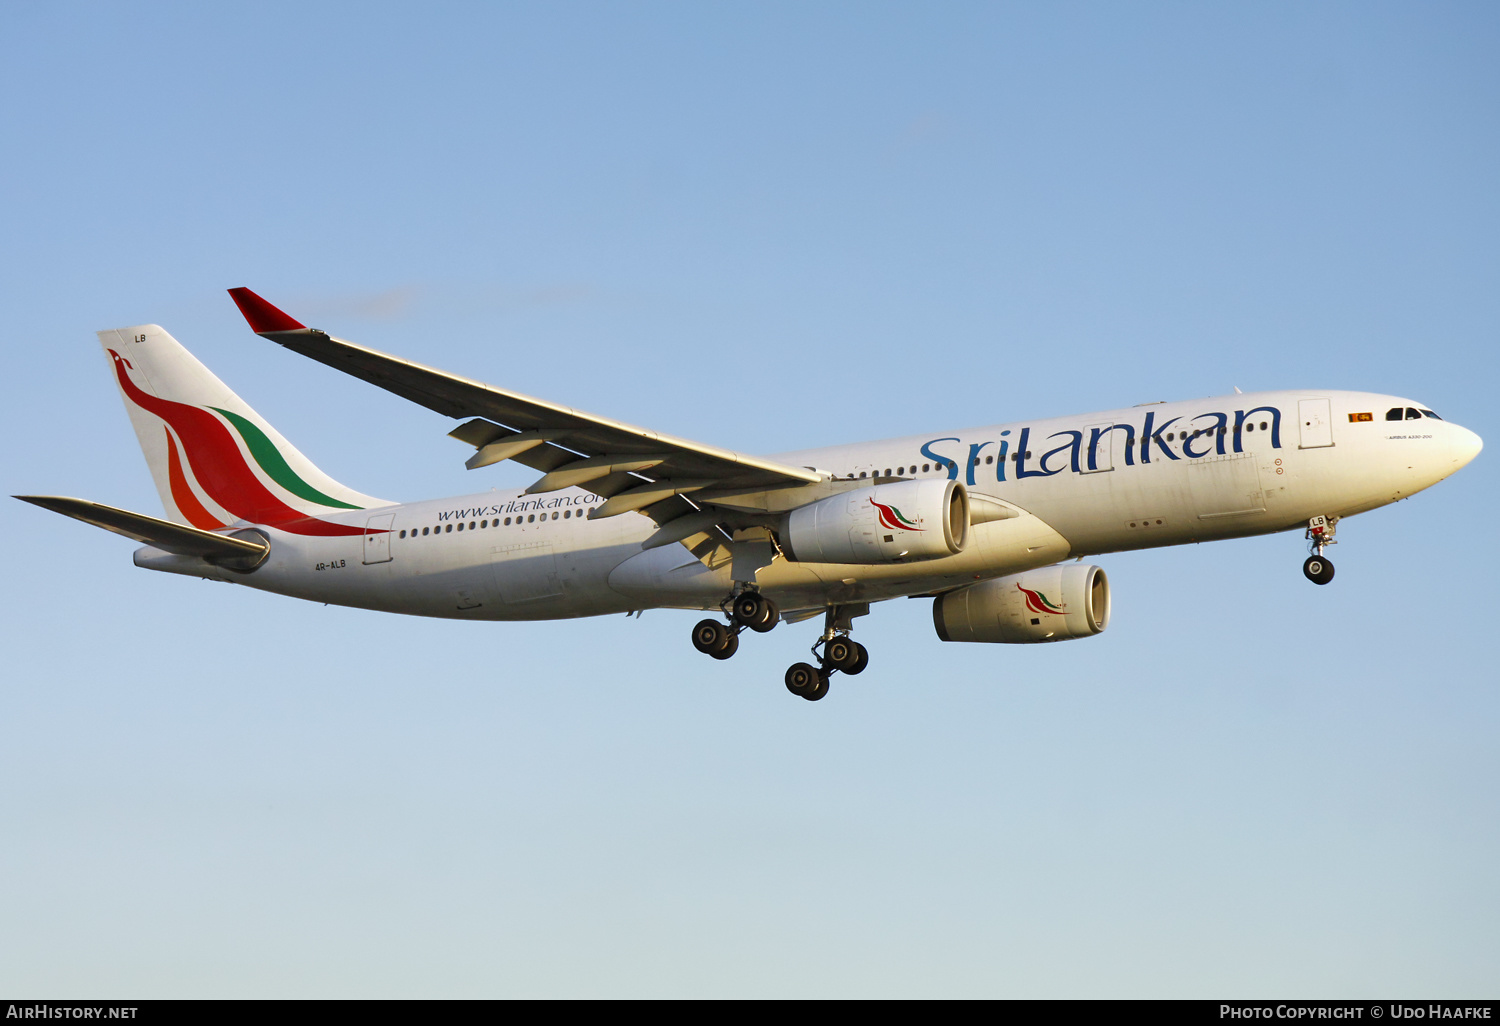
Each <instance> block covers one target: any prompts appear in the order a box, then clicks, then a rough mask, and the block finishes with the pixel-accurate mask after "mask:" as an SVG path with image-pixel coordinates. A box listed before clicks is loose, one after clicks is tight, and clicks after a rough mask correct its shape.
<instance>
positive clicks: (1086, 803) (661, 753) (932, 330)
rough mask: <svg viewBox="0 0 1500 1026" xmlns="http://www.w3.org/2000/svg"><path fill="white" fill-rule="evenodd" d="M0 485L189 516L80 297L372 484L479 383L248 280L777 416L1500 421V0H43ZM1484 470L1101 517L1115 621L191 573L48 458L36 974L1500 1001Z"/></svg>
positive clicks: (15, 524) (1, 113)
mask: <svg viewBox="0 0 1500 1026" xmlns="http://www.w3.org/2000/svg"><path fill="white" fill-rule="evenodd" d="M0 28H3V30H4V33H5V36H6V38H7V39H8V40H10V41H11V44H12V45H11V46H10V47H9V48H8V54H7V59H6V61H5V62H4V64H3V66H0V128H3V138H4V139H6V141H7V143H8V145H7V147H6V154H5V158H4V159H3V160H0V186H3V195H4V196H5V197H6V202H5V203H4V204H0V237H3V238H4V239H5V240H6V242H7V245H5V246H4V247H3V250H0V262H3V263H0V268H3V273H0V298H3V300H4V306H5V309H6V311H7V313H8V314H9V320H10V323H11V325H12V327H11V329H10V331H11V340H10V344H9V345H8V346H7V347H6V348H5V352H6V353H7V354H8V355H9V357H10V359H11V373H9V374H8V375H7V376H6V384H5V385H4V389H5V391H4V398H5V401H4V403H3V404H0V428H3V430H4V431H5V435H6V437H7V438H8V439H9V444H8V445H7V447H6V452H7V456H6V459H5V462H4V470H5V475H4V476H5V482H4V483H5V487H6V491H7V492H9V493H53V494H69V495H78V496H83V497H87V498H92V499H96V500H99V501H103V502H108V503H112V504H115V505H119V506H124V507H127V508H132V509H138V510H142V511H144V512H148V513H156V512H158V511H159V509H160V506H159V502H158V500H157V497H156V494H155V491H154V489H153V487H152V485H151V482H150V478H149V476H148V474H147V472H146V469H145V465H144V462H143V460H142V459H141V457H140V455H139V450H138V449H137V447H136V445H135V441H134V438H133V435H132V433H131V431H130V430H129V426H128V421H127V420H126V417H125V414H124V411H123V409H122V407H121V404H120V402H119V399H118V397H117V395H116V392H115V389H114V387H113V385H112V384H111V382H110V380H109V377H108V374H107V370H106V366H105V363H104V360H103V358H102V356H101V355H100V353H99V350H98V347H97V344H96V342H95V340H94V337H93V332H94V331H95V330H97V329H100V328H106V327H116V326H124V325H130V324H136V323H142V322H156V323H160V324H162V325H163V326H165V327H166V328H167V329H168V330H169V331H171V332H172V333H173V334H175V335H176V336H177V337H178V338H179V339H180V340H181V341H183V342H184V343H185V344H186V345H188V346H189V347H190V348H191V349H193V351H194V352H195V353H196V354H197V355H198V356H199V357H200V358H201V359H203V360H204V361H205V362H206V363H207V364H208V365H209V366H210V367H211V368H213V369H214V370H215V371H216V372H217V373H218V374H219V375H220V376H221V377H223V378H224V379H225V380H226V381H227V382H228V383H229V384H230V385H231V387H233V388H235V389H236V390H237V391H238V392H239V393H240V394H241V395H242V396H244V397H245V398H246V399H247V400H248V401H249V402H251V403H252V404H253V405H254V406H255V407H256V409H258V410H259V411H260V412H261V413H262V414H263V415H264V416H266V417H267V418H268V419H269V420H270V421H271V422H272V423H274V424H275V425H276V426H277V427H278V428H279V429H280V430H281V431H282V432H283V433H284V434H285V435H286V436H287V437H289V438H290V439H292V440H293V442H294V443H295V444H296V445H297V446H298V447H299V448H301V449H302V450H303V451H304V452H305V453H307V455H308V456H310V457H311V458H312V459H313V460H315V461H316V462H317V463H318V464H319V465H320V466H322V467H323V469H325V470H327V471H328V472H329V473H330V474H332V475H333V476H335V477H336V478H338V479H340V480H342V481H345V482H347V483H349V484H350V485H352V486H354V487H357V488H360V489H361V490H364V491H367V492H369V493H372V494H375V495H382V496H386V497H389V498H394V499H408V498H420V497H428V496H436V495H446V494H461V493H465V492H468V491H473V490H476V489H483V488H488V487H491V486H494V487H509V486H516V485H522V484H524V483H525V482H526V480H527V478H525V476H524V473H523V472H520V471H518V469H517V468H510V467H505V466H498V467H492V468H488V469H486V470H484V471H480V472H474V473H470V472H466V471H465V470H464V469H463V458H464V456H465V451H464V450H463V447H462V446H460V445H458V444H457V443H454V442H453V441H452V440H450V439H447V438H445V437H444V435H445V432H446V431H447V430H448V429H449V428H450V427H451V426H452V425H451V423H450V422H449V421H447V420H446V419H444V418H442V417H439V416H437V415H436V414H432V413H430V412H428V411H425V410H422V409H420V408H418V407H415V406H412V405H410V404H406V403H404V402H403V401H401V400H399V399H397V398H395V397H393V396H391V395H389V394H387V393H384V392H381V391H379V390H376V389H372V388H370V387H368V386H365V385H362V384H360V383H359V382H356V381H353V380H351V379H347V378H344V377H342V376H340V375H339V374H337V373H336V372H334V371H331V370H328V369H326V368H323V367H320V366H318V365H316V364H312V363H310V362H307V361H303V360H300V358H298V357H296V356H294V355H292V354H290V353H286V352H283V351H281V350H279V349H277V348H276V347H274V346H271V345H270V344H268V343H264V342H262V341H260V340H259V339H256V338H255V337H254V336H252V335H250V334H249V332H248V331H247V330H246V329H245V328H244V326H243V322H242V321H241V320H240V318H239V316H238V314H237V312H236V311H235V309H234V307H233V305H232V303H230V301H229V300H228V298H227V297H226V296H225V294H224V291H223V290H224V289H225V288H228V287H231V286H237V285H248V286H250V287H251V288H253V289H255V290H257V291H258V292H261V293H262V294H263V295H265V296H267V297H268V298H270V299H271V300H272V301H273V302H275V303H277V304H279V305H282V306H284V307H285V308H286V309H287V310H289V311H290V312H292V313H293V314H294V315H295V316H298V317H300V318H302V319H303V320H305V321H308V322H309V323H314V324H317V325H318V326H320V327H325V328H327V329H328V330H330V331H334V332H336V333H337V334H340V335H342V336H344V337H349V338H353V339H355V340H356V341H359V342H362V343H365V344H369V345H373V346H375V347H377V348H381V349H384V350H387V351H391V352H396V353H400V354H403V355H406V356H409V357H411V358H414V359H417V360H421V361H423V362H426V363H430V364H433V365H436V366H439V367H443V368H446V369H450V370H453V371H456V372H459V373H463V374H467V375H470V376H473V377H477V378H481V379H483V380H487V381H490V382H494V383H496V384H500V385H504V386H507V387H511V388H516V389H519V390H521V391H525V392H528V393H531V394H535V395H540V396H545V397H547V398H550V399H553V400H556V401H560V402H565V403H568V404H569V405H573V406H577V407H579V408H582V409H586V410H591V411H595V412H598V413H601V414H606V415H610V416H614V417H618V418H620V419H624V420H627V421H630V422H633V423H639V424H645V425H649V426H651V427H652V428H655V429H658V430H662V431H668V432H671V433H674V434H678V435H683V436H686V437H689V438H696V439H699V440H702V441H704V442H708V443H713V444H718V445H723V446H728V447H733V448H737V449H743V450H746V451H751V452H761V453H772V452H776V451H780V450H788V449H794V448H806V447H812V446H818V445H827V444H837V443H840V442H846V441H857V440H862V439H868V438H878V437H884V436H894V435H904V434H909V433H917V432H922V431H928V430H935V429H945V428H953V427H960V426H967V425H974V424H985V423H993V422H995V421H1000V420H1007V419H1017V418H1023V417H1032V416H1048V415H1060V414H1065V413H1072V412H1083V411H1087V410H1095V409H1105V408H1110V407H1117V406H1123V405H1129V404H1132V403H1136V402H1142V401H1147V400H1154V399H1178V398H1190V397H1195V396H1208V395H1217V394H1221V393H1224V392H1228V391H1230V390H1231V389H1232V388H1233V387H1234V386H1238V387H1240V388H1243V389H1245V390H1247V391H1249V390H1251V389H1260V388H1278V387H1317V388H1349V389H1371V390H1378V391H1385V392H1396V393H1403V394H1407V395H1411V396H1413V397H1415V398H1417V399H1419V400H1420V401H1422V402H1424V403H1426V404H1428V405H1430V406H1431V407H1432V408H1434V409H1436V410H1438V411H1439V412H1440V413H1442V414H1444V415H1445V416H1447V417H1449V418H1450V419H1453V420H1456V421H1458V422H1459V423H1462V424H1464V425H1466V426H1468V427H1470V428H1473V429H1474V430H1476V431H1478V432H1479V433H1480V434H1481V435H1483V436H1484V437H1485V438H1486V439H1488V440H1489V441H1490V442H1491V444H1492V445H1493V444H1494V442H1495V440H1496V438H1497V437H1500V430H1497V429H1500V425H1497V423H1496V415H1495V402H1494V389H1495V382H1496V373H1495V372H1496V369H1497V360H1496V356H1495V343H1496V335H1497V325H1500V316H1497V315H1500V290H1497V289H1496V287H1495V282H1496V280H1497V272H1500V259H1497V255H1500V253H1497V243H1496V239H1497V238H1500V201H1497V198H1496V190H1495V182H1496V181H1500V147H1497V131H1496V130H1497V119H1500V113H1497V112H1500V70H1497V66H1496V64H1495V61H1494V58H1493V55H1494V53H1495V52H1496V49H1497V44H1500V14H1497V12H1496V10H1495V9H1494V7H1493V6H1492V5H1485V4H1477V3H1476V4H1458V3H1438V4H1421V5H1418V4H1371V3H1360V4H1336V3H1325V4H1317V5H1302V4H1259V5H1243V6H1232V5H1193V4H1175V3H1159V4H1138V5H1128V6H1127V5H1117V4H1051V5H1004V4H995V3H986V4H961V3H952V4H945V5H939V6H937V7H932V6H927V7H919V6H917V5H897V4H880V3H861V4H808V3H797V4H772V3H759V4H714V5H697V4H686V3H675V4H674V3H645V4H634V5H613V4H594V3H568V4H549V5H540V4H538V5H527V6H522V5H506V4H487V5H453V4H448V5H431V4H430V5H421V6H420V7H418V6H411V7H397V6H390V5H336V4H317V5H261V6H259V7H257V8H255V9H254V10H253V11H251V10H249V9H245V10H232V9H229V8H221V7H216V6H212V5H208V6H205V5H181V6H172V5H150V6H141V7H127V6H117V5H87V4H79V5H61V4H59V5H40V6H38V5H33V6H29V7H27V6H20V5H11V6H9V7H7V8H6V9H5V10H4V11H3V12H0ZM1492 462H1493V460H1492V456H1491V454H1489V453H1485V454H1483V455H1481V456H1480V458H1479V459H1478V460H1476V461H1475V463H1474V464H1472V465H1471V466H1470V467H1469V468H1467V469H1466V470H1465V471H1463V472H1462V473H1460V474H1459V475H1457V476H1456V477H1454V478H1453V479H1452V480H1450V481H1448V482H1445V483H1443V484H1441V485H1439V486H1437V487H1436V488H1434V489H1432V490H1431V491H1430V492H1427V493H1424V494H1422V495H1419V496H1417V497H1415V498H1414V499H1412V500H1410V501H1407V502H1402V503H1399V504H1397V505H1396V506H1393V507H1388V508H1386V509H1383V510H1378V511H1375V512H1372V513H1370V514H1368V515H1365V516H1361V517H1359V518H1358V519H1355V520H1350V521H1346V522H1345V524H1344V525H1342V526H1341V530H1340V541H1341V544H1340V545H1339V546H1338V548H1337V549H1334V550H1333V552H1332V555H1333V557H1334V559H1335V561H1336V562H1337V564H1338V579H1337V580H1336V581H1335V582H1334V583H1333V584H1332V585H1331V586H1329V587H1328V588H1314V587H1312V586H1310V585H1308V584H1307V582H1306V581H1304V580H1303V579H1302V576H1301V574H1300V573H1299V571H1298V567H1299V564H1300V562H1301V560H1302V558H1303V548H1302V542H1301V539H1300V538H1298V537H1295V536H1291V535H1283V536H1277V537H1271V538H1261V539H1254V540H1244V541H1236V542H1226V543H1219V544H1215V545H1208V546H1192V547H1187V548H1182V549H1176V550H1167V551H1158V552H1145V553H1132V554H1128V555H1118V556H1105V557H1101V558H1100V559H1098V560H1097V562H1099V563H1100V565H1102V566H1104V567H1105V568H1106V569H1107V571H1108V572H1109V574H1110V578H1111V581H1112V583H1113V585H1114V588H1115V613H1114V620H1113V623H1112V625H1111V628H1110V630H1109V631H1108V632H1107V633H1106V634H1104V635H1102V636H1100V637H1098V638H1095V639H1090V640H1087V641H1079V642H1075V643H1072V644H1066V645H1055V646H1041V647H1035V648H1032V647H1017V648H1011V647H1008V646H1004V647H1002V646H965V645H952V644H943V643H942V642H940V641H938V640H937V638H936V637H935V635H934V634H933V631H932V627H931V620H930V610H929V604H928V603H926V602H891V603H886V604H884V605H881V606H878V607H876V608H875V610H874V611H873V612H872V614H871V615H870V616H869V617H868V618H867V619H866V620H863V621H860V622H859V627H860V632H859V634H858V635H857V636H859V637H860V638H861V640H863V641H864V642H865V643H866V644H867V645H869V646H870V648H871V651H872V664H871V668H870V669H869V670H868V671H867V672H866V673H865V674H864V675H862V676H861V677H860V678H858V679H857V680H848V681H845V682H844V683H843V684H842V685H841V686H840V687H838V688H837V690H836V691H835V693H834V694H833V695H831V696H830V698H829V699H828V700H826V701H824V702H821V703H819V704H817V705H816V706H813V705H808V704H807V703H803V702H798V701H796V700H794V699H792V698H791V696H789V695H787V694H786V692H785V691H784V689H783V688H782V685H781V682H780V678H781V674H782V671H783V670H784V668H785V667H786V665H787V664H788V663H790V662H792V661H795V660H797V659H799V658H802V657H803V653H804V652H805V646H807V645H808V644H810V643H811V642H812V640H813V637H814V635H815V633H816V627H815V625H812V624H803V625H796V626H791V627H783V628H778V630H777V631H775V632H773V633H772V634H770V635H767V636H764V637H757V638H755V639H754V643H753V644H746V645H743V646H742V647H741V649H740V653H739V655H737V656H736V658H735V659H734V660H732V661H730V662H728V663H723V664H719V663H712V662H711V661H709V660H707V659H705V658H704V657H702V656H700V655H699V654H698V653H696V652H695V651H693V650H692V648H691V646H690V645H689V642H688V631H689V629H690V627H691V625H692V623H693V622H694V621H695V619H696V617H695V616H694V615H693V614H690V613H674V612H668V611H657V612H648V613H646V614H645V615H644V616H643V617H642V618H641V619H639V620H635V619H630V620H627V619H625V618H624V617H614V618H608V619H605V620H598V621H595V620H585V621H576V622H567V623H550V624H489V625H463V624H451V623H441V622H425V621H420V620H415V619H402V618H396V617H387V616H381V615H379V614H374V613H365V612H359V611H352V610H342V609H336V608H331V607H323V606H317V605H310V604H306V603H300V602H296V601H294V600H290V599H281V598H276V597H274V596H267V595H261V594H257V593H252V592H249V591H243V590H240V589H232V588H226V587H222V586H218V585H213V584H208V583H204V582H200V581H191V580H187V579H182V578H176V577H168V576H166V575H156V574H151V573H148V572H146V571H141V570H137V569H135V568H134V567H133V566H131V563H130V550H131V546H130V545H129V543H127V542H125V541H123V540H121V539H119V538H116V537H114V536H111V535H108V534H106V533H104V532H100V531H94V530H91V529H89V528H86V527H84V526H82V525H79V524H76V523H73V522H70V521H68V520H65V519H64V518H61V517H57V516H54V515H51V514H48V513H46V512H44V511H42V510H39V509H36V508H34V507H30V506H26V505H23V504H21V503H16V502H11V501H9V500H7V504H6V505H4V506H0V524H3V526H4V529H5V536H6V537H8V538H10V539H11V540H12V542H13V546H12V548H11V552H10V560H9V565H8V568H7V570H6V572H5V574H4V575H3V577H0V581H3V591H0V612H3V616H0V632H3V637H4V641H5V651H6V652H7V654H8V659H7V672H6V673H5V675H4V678H3V683H0V722H3V723H4V724H5V735H6V744H5V745H4V746H0V823H3V824H4V827H3V834H0V836H3V838H4V843H3V844H0V922H3V923H5V924H6V925H5V928H4V929H3V930H0V989H4V990H6V991H8V992H11V993H23V992H24V993H27V994H33V995H42V996H102V995H110V996H127V995H128V996H140V997H149V996H157V997H164V996H199V995H223V996H448V995H452V996H535V995H544V996H562V995H576V996H677V995H682V996H1017V997H1021V996H1085V997H1104V996H1224V995H1230V994H1232V995H1235V996H1257V995H1272V996H1275V995H1298V996H1350V997H1373V996H1382V997H1390V996H1403V995H1412V996H1434V995H1437V996H1452V997H1463V996H1493V993H1494V985H1495V980H1496V976H1495V965H1496V964H1497V962H1500V925H1497V924H1500V882H1497V881H1500V878H1497V876H1496V874H1495V872H1494V867H1495V865H1496V864H1497V863H1500V815H1497V809H1500V757H1497V753H1496V744H1495V738H1496V736H1497V728H1500V697H1497V694H1496V674H1495V671H1494V668H1493V655H1494V642H1493V625H1492V623H1491V616H1490V610H1491V607H1492V605H1493V587H1494V586H1493V581H1494V580H1495V577H1496V571H1497V570H1500V559H1497V547H1496V543H1495V540H1494V537H1493V535H1492V533H1491V532H1490V531H1489V529H1488V525H1489V523H1490V521H1491V520H1492V518H1493V513H1494V510H1495V508H1496V505H1497V500H1500V489H1497V487H1496V483H1495V477H1494V474H1493V472H1492V470H1491V463H1492Z"/></svg>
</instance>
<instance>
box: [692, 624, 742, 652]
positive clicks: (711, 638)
mask: <svg viewBox="0 0 1500 1026" xmlns="http://www.w3.org/2000/svg"><path fill="white" fill-rule="evenodd" d="M693 647H694V648H696V649H697V650H698V651H699V652H702V653H703V654H704V655H710V656H713V657H714V658H715V659H728V658H729V657H730V656H732V655H734V653H735V650H736V649H738V648H739V647H740V642H739V638H737V637H735V636H734V635H733V634H731V633H730V631H729V628H728V627H725V626H724V625H723V624H722V623H720V622H719V621H717V620H699V621H698V626H696V627H694V628H693Z"/></svg>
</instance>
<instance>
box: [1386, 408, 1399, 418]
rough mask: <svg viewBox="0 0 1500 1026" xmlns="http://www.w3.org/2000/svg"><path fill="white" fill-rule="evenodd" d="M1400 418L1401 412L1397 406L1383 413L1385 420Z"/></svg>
mask: <svg viewBox="0 0 1500 1026" xmlns="http://www.w3.org/2000/svg"><path fill="white" fill-rule="evenodd" d="M1401 417H1402V412H1401V407H1399V406H1392V407H1391V408H1390V409H1389V410H1386V411H1385V419H1386V420H1400V419H1401Z"/></svg>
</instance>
